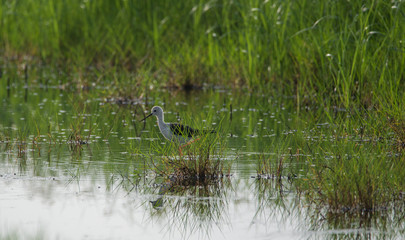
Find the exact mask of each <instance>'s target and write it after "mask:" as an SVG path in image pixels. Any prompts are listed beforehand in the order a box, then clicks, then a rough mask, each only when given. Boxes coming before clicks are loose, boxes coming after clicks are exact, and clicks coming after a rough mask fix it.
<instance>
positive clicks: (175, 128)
mask: <svg viewBox="0 0 405 240" xmlns="http://www.w3.org/2000/svg"><path fill="white" fill-rule="evenodd" d="M152 115H154V116H156V117H157V120H158V126H159V130H160V132H161V133H162V135H163V136H164V137H165V138H166V139H167V140H169V141H171V142H175V143H178V144H185V143H187V142H188V141H190V140H191V139H193V138H194V137H196V136H198V135H201V134H204V133H214V132H215V131H213V130H212V131H210V130H196V129H193V128H191V127H189V126H186V125H182V124H179V123H166V122H165V121H164V112H163V109H162V108H161V107H159V106H154V107H153V108H152V113H151V114H149V115H148V116H146V117H145V118H144V119H142V120H141V121H143V120H145V119H147V118H148V117H150V116H152Z"/></svg>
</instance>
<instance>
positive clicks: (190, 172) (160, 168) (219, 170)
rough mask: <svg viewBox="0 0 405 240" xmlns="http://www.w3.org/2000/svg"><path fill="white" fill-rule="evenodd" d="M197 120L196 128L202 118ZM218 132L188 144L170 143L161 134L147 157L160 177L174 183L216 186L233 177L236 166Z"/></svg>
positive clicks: (205, 135)
mask: <svg viewBox="0 0 405 240" xmlns="http://www.w3.org/2000/svg"><path fill="white" fill-rule="evenodd" d="M196 119H197V120H195V121H193V122H194V124H193V125H195V124H196V122H198V117H196ZM209 119H212V115H211V114H210V113H208V116H207V120H206V121H207V122H210V120H209ZM153 120H155V119H153ZM215 131H216V132H213V133H207V134H202V135H201V136H198V137H196V138H194V139H193V140H191V141H190V142H189V143H188V145H186V144H178V143H177V142H171V141H168V140H167V139H163V136H161V134H160V133H158V134H159V136H158V138H159V140H157V141H153V142H151V146H150V150H151V151H150V152H149V153H143V154H144V155H145V157H146V158H151V159H152V161H150V162H151V163H152V164H153V166H152V169H154V170H155V172H156V174H157V175H161V176H164V177H166V178H167V179H170V181H171V182H172V184H180V185H206V184H210V183H215V182H218V181H220V180H221V179H222V178H223V177H226V176H230V164H231V163H232V161H228V160H225V158H224V157H225V156H226V155H225V152H224V151H225V148H226V143H225V138H224V137H223V134H224V133H223V131H222V130H221V127H219V128H216V129H215ZM160 139H161V140H160ZM162 141H163V142H162ZM156 156H157V160H156ZM154 159H155V160H154Z"/></svg>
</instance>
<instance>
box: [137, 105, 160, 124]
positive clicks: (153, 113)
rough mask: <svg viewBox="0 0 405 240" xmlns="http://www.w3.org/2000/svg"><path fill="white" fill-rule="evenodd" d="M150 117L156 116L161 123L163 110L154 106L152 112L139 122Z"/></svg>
mask: <svg viewBox="0 0 405 240" xmlns="http://www.w3.org/2000/svg"><path fill="white" fill-rule="evenodd" d="M152 115H153V116H156V117H157V118H158V119H159V121H163V109H162V108H161V107H159V106H154V107H153V108H152V112H151V113H150V114H149V115H148V116H146V117H145V118H144V119H142V120H141V121H143V120H145V119H147V118H148V117H150V116H152Z"/></svg>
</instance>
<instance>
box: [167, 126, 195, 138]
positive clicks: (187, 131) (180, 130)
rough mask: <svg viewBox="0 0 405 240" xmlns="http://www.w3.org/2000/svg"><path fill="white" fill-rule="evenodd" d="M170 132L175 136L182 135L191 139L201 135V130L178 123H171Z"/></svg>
mask: <svg viewBox="0 0 405 240" xmlns="http://www.w3.org/2000/svg"><path fill="white" fill-rule="evenodd" d="M170 130H171V131H172V133H173V134H175V135H181V136H185V137H190V138H191V137H193V136H196V135H199V134H200V131H199V130H197V129H193V128H191V127H189V126H186V125H182V124H178V123H170Z"/></svg>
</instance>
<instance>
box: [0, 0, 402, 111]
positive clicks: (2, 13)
mask: <svg viewBox="0 0 405 240" xmlns="http://www.w3.org/2000/svg"><path fill="white" fill-rule="evenodd" d="M404 9H405V7H404V3H403V2H402V1H391V2H387V1H379V0H375V1H363V2H358V1H357V2H356V1H354V2H353V1H299V2H297V1H291V0H289V1H276V0H271V1H264V2H261V1H254V0H241V1H186V2H167V1H154V2H153V3H152V2H150V1H121V0H115V1H78V0H72V1H54V0H49V1H48V0H47V1H45V0H42V1H33V0H25V1H6V2H4V1H3V2H2V3H0V18H1V28H0V29H1V30H0V44H1V48H0V49H1V52H2V54H1V55H2V56H3V57H2V59H1V62H2V63H1V65H3V71H4V67H7V66H8V65H13V63H22V62H26V63H27V64H28V65H29V67H30V69H31V71H34V70H32V69H36V68H42V67H43V66H44V65H46V66H52V67H55V68H57V69H58V71H62V72H64V73H66V74H68V75H72V76H73V77H72V78H70V79H71V80H70V81H75V82H78V83H80V84H84V85H91V83H94V82H96V83H99V84H101V83H104V84H117V85H118V86H121V85H120V82H125V84H123V85H128V84H132V85H133V86H139V85H142V86H143V84H152V85H158V86H159V85H165V86H183V87H190V86H195V85H197V86H202V85H203V84H214V85H217V84H220V85H225V86H229V87H248V88H249V89H261V90H262V91H266V92H277V93H282V94H289V95H291V94H295V95H297V96H299V97H301V98H302V97H303V96H305V95H311V96H313V95H315V94H316V95H317V96H319V98H316V99H324V98H326V99H329V100H330V101H331V102H332V103H339V104H343V105H344V106H346V107H347V106H349V105H350V104H351V103H352V102H353V101H354V102H356V103H361V104H366V105H367V104H368V105H370V104H371V102H374V101H373V100H375V95H378V96H380V95H383V96H391V97H396V96H398V91H399V89H400V87H401V86H402V87H403V83H401V82H404V81H403V80H404V69H405V55H404V54H403V53H404V47H405V46H404V42H403V34H404V32H405V24H403V18H404ZM39 71H40V70H39ZM72 72H73V73H72ZM89 73H91V74H89ZM128 79H129V80H128ZM297 101H298V103H300V104H305V99H300V98H298V100H297Z"/></svg>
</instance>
